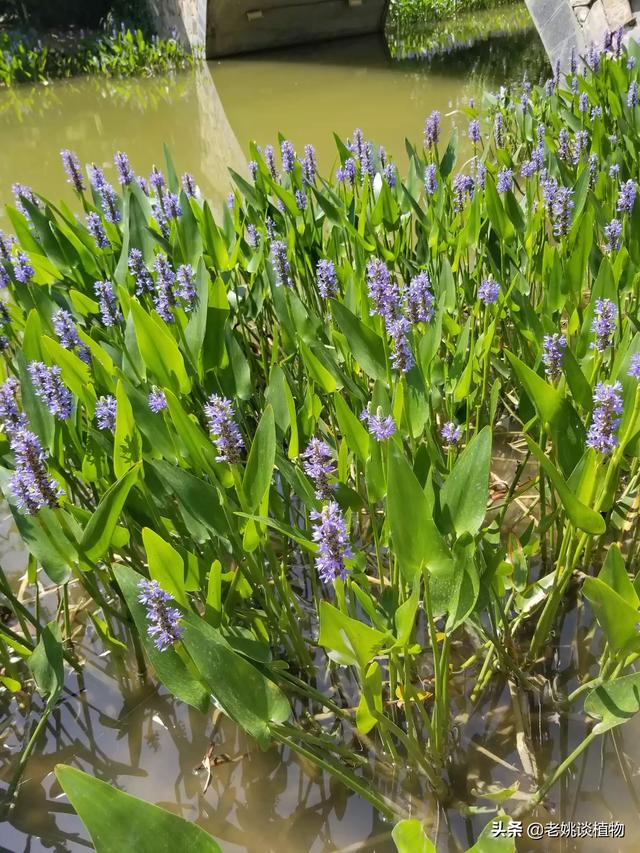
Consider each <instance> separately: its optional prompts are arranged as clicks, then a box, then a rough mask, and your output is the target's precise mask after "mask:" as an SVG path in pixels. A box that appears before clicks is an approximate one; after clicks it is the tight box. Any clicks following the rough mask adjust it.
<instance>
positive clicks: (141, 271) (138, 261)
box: [128, 249, 155, 296]
mask: <svg viewBox="0 0 640 853" xmlns="http://www.w3.org/2000/svg"><path fill="white" fill-rule="evenodd" d="M128 266H129V272H130V273H131V275H132V276H133V278H134V280H135V283H136V296H142V295H143V294H144V293H153V292H154V290H155V285H154V283H153V278H152V277H151V273H150V272H149V270H148V269H147V267H146V265H145V262H144V258H143V257H142V252H141V251H140V249H131V251H130V252H129V258H128Z"/></svg>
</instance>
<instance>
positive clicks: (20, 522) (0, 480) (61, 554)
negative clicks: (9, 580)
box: [0, 468, 78, 584]
mask: <svg viewBox="0 0 640 853" xmlns="http://www.w3.org/2000/svg"><path fill="white" fill-rule="evenodd" d="M9 477H10V472H9V471H7V470H6V469H5V468H0V489H1V490H2V494H3V495H4V497H5V500H6V501H7V503H8V504H9V509H10V510H11V515H12V516H13V520H14V522H15V525H16V527H17V528H18V533H19V534H20V537H21V538H22V541H23V542H24V544H25V546H26V548H27V550H28V551H29V553H30V554H32V555H33V556H34V557H35V559H36V560H37V562H38V563H39V564H40V565H41V566H42V568H43V569H44V571H45V572H46V573H47V575H48V577H50V578H51V580H52V581H53V582H54V583H56V584H61V583H64V582H65V581H67V580H68V579H69V576H70V574H71V564H72V563H74V562H75V561H76V560H77V558H78V555H77V553H76V550H75V547H74V546H73V545H72V544H71V543H70V542H69V541H68V539H67V537H66V536H65V534H64V532H63V530H62V527H61V526H60V522H59V521H58V518H57V516H56V514H55V512H54V511H53V510H44V509H43V510H40V512H39V513H38V515H37V516H35V517H34V516H28V515H24V513H22V512H20V510H19V509H18V508H17V506H16V502H15V498H14V496H13V492H12V491H11V489H10V488H9ZM47 515H48V516H49V519H48V521H49V523H48V524H47V525H44V523H43V521H44V518H45V516H47Z"/></svg>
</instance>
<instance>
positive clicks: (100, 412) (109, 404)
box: [95, 394, 117, 432]
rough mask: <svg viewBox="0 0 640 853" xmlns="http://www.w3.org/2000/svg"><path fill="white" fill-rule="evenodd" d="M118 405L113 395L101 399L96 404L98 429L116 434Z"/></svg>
mask: <svg viewBox="0 0 640 853" xmlns="http://www.w3.org/2000/svg"><path fill="white" fill-rule="evenodd" d="M116 414H117V404H116V398H115V397H114V396H113V395H112V394H107V395H106V396H105V397H100V399H99V400H98V402H97V403H96V411H95V419H96V426H97V427H98V429H108V430H110V431H111V432H114V430H115V428H116Z"/></svg>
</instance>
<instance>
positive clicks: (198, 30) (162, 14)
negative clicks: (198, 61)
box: [146, 0, 214, 48]
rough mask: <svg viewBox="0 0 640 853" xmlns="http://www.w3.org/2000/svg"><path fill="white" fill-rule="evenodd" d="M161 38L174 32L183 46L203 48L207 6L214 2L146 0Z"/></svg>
mask: <svg viewBox="0 0 640 853" xmlns="http://www.w3.org/2000/svg"><path fill="white" fill-rule="evenodd" d="M146 2H147V5H148V7H149V11H150V12H151V16H152V18H153V20H154V21H155V23H156V30H157V32H158V34H159V35H161V36H169V35H170V34H171V33H172V32H175V33H176V35H177V37H178V39H179V40H180V41H181V42H182V43H183V44H188V45H189V46H190V47H192V48H193V47H204V45H205V43H206V38H207V6H208V5H209V3H212V2H214V0H146Z"/></svg>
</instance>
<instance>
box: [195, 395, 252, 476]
mask: <svg viewBox="0 0 640 853" xmlns="http://www.w3.org/2000/svg"><path fill="white" fill-rule="evenodd" d="M204 413H205V416H206V418H207V422H208V424H209V432H210V433H211V434H212V435H213V436H214V440H213V441H214V444H215V446H216V447H217V449H218V456H217V457H216V459H217V461H218V462H238V461H239V459H240V453H241V451H242V450H243V448H244V441H243V439H242V435H241V434H240V430H239V429H238V425H237V424H236V422H235V414H234V411H233V406H232V404H231V400H227V399H226V398H225V397H219V396H218V395H217V394H212V395H211V396H210V397H209V400H208V401H207V404H206V406H205V407H204Z"/></svg>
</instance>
